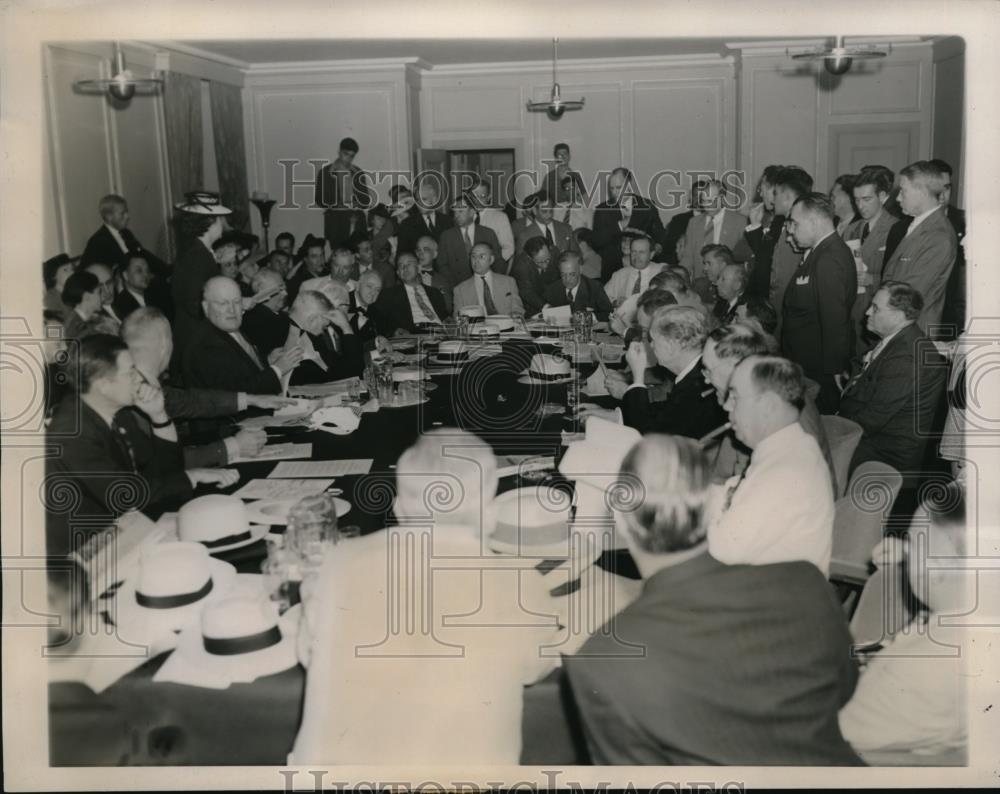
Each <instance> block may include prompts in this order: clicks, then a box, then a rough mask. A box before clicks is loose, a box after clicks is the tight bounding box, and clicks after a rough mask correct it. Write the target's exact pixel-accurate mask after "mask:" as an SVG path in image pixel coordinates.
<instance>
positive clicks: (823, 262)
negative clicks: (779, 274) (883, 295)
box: [781, 232, 858, 380]
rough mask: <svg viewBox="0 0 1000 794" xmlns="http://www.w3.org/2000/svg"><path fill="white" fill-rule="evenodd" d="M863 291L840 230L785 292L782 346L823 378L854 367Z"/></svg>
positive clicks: (809, 371)
mask: <svg viewBox="0 0 1000 794" xmlns="http://www.w3.org/2000/svg"><path fill="white" fill-rule="evenodd" d="M857 291H858V276H857V271H856V270H855V268H854V255H853V254H851V249H850V248H848V247H847V243H845V242H844V241H843V240H841V239H840V237H839V236H838V235H837V233H836V232H834V233H833V234H831V235H829V236H828V237H826V238H825V239H824V240H821V241H820V243H819V245H817V246H816V247H815V248H813V249H812V250H811V251H810V252H809V254H808V256H806V258H805V260H804V261H803V262H802V264H801V265H799V267H798V269H797V270H796V271H795V274H794V276H793V278H792V279H791V283H790V284H789V285H788V288H787V290H786V291H785V302H784V321H783V324H782V334H781V349H782V352H783V353H784V355H785V357H786V358H789V359H791V360H792V361H795V362H797V363H798V364H800V365H801V366H802V369H803V370H804V371H805V374H806V375H807V376H808V377H810V378H813V379H814V380H819V379H820V378H821V377H822V376H824V375H827V376H832V375H836V374H837V373H840V372H843V371H844V370H845V369H847V368H848V364H849V363H850V360H851V347H852V343H853V339H854V329H853V326H852V325H851V308H852V307H853V306H854V299H855V296H856V295H857Z"/></svg>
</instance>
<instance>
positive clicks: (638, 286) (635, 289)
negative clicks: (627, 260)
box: [632, 273, 642, 295]
mask: <svg viewBox="0 0 1000 794" xmlns="http://www.w3.org/2000/svg"><path fill="white" fill-rule="evenodd" d="M640 292H642V273H636V274H635V284H634V285H633V286H632V294H633V295H638V294H639V293H640Z"/></svg>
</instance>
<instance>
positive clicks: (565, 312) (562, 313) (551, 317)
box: [542, 306, 573, 326]
mask: <svg viewBox="0 0 1000 794" xmlns="http://www.w3.org/2000/svg"><path fill="white" fill-rule="evenodd" d="M572 317H573V311H572V309H571V307H569V306H555V307H551V306H547V307H545V308H544V309H542V319H543V320H545V322H547V323H550V324H551V325H565V326H569V325H571V324H572Z"/></svg>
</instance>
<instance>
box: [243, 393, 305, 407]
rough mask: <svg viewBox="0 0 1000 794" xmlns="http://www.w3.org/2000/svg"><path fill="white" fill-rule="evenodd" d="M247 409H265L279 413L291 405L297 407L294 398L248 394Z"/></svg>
mask: <svg viewBox="0 0 1000 794" xmlns="http://www.w3.org/2000/svg"><path fill="white" fill-rule="evenodd" d="M246 400H247V408H265V409H270V410H275V411H277V410H278V409H280V408H285V407H287V406H289V405H295V402H296V401H295V399H294V398H292V397H278V396H277V395H273V394H248V395H247V396H246Z"/></svg>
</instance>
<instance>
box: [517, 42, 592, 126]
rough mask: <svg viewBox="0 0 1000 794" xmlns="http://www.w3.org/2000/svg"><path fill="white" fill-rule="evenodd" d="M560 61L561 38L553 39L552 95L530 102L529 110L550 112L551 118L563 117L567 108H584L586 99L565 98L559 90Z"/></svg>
mask: <svg viewBox="0 0 1000 794" xmlns="http://www.w3.org/2000/svg"><path fill="white" fill-rule="evenodd" d="M558 63H559V39H552V96H551V97H550V98H549V101H548V102H529V103H528V110H529V111H531V112H532V113H548V115H549V118H550V119H553V120H556V119H561V118H562V115H563V113H565V112H566V111H567V110H582V109H583V103H584V101H585V100H584V99H583V98H582V97H581V98H580V99H563V98H562V95H561V94H560V92H559V80H558V77H557V75H556V65H557V64H558Z"/></svg>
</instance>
